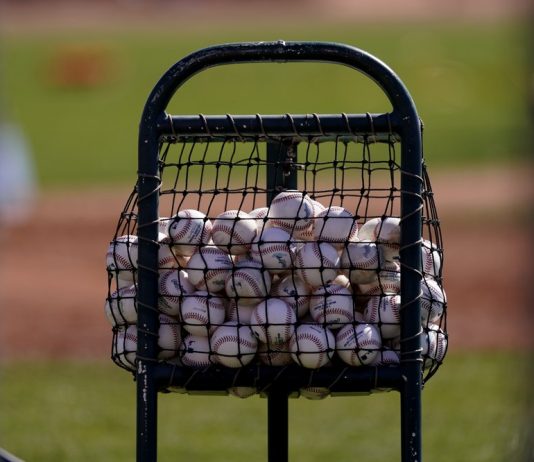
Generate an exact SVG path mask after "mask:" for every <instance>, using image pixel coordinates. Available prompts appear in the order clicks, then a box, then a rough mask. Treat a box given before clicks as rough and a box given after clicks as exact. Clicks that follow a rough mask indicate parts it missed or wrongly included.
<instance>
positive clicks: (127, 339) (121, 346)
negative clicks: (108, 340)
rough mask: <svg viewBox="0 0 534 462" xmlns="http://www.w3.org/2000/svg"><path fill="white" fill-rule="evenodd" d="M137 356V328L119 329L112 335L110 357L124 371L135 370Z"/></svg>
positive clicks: (131, 326) (133, 326)
mask: <svg viewBox="0 0 534 462" xmlns="http://www.w3.org/2000/svg"><path fill="white" fill-rule="evenodd" d="M136 355H137V326H135V325H130V326H125V327H120V328H119V329H118V330H117V331H116V332H115V333H114V335H113V345H112V357H113V359H114V361H115V362H117V363H118V364H119V365H121V366H123V367H125V368H126V369H130V370H134V369H135V357H136Z"/></svg>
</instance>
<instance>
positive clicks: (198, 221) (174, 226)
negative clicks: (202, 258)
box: [167, 209, 212, 256]
mask: <svg viewBox="0 0 534 462" xmlns="http://www.w3.org/2000/svg"><path fill="white" fill-rule="evenodd" d="M168 225H169V228H168V230H167V234H168V236H169V239H170V240H171V243H172V245H173V249H174V251H175V252H176V253H177V254H178V255H184V256H191V255H193V254H194V253H195V252H196V251H197V249H198V247H199V246H200V245H201V244H208V242H209V240H210V238H211V229H212V223H211V221H210V220H209V219H208V218H207V217H206V215H205V214H204V213H202V212H199V211H198V210H194V209H186V210H180V211H179V212H178V213H177V214H176V215H174V216H173V217H171V218H170V220H169V221H168Z"/></svg>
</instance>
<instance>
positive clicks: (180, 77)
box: [142, 41, 419, 127]
mask: <svg viewBox="0 0 534 462" xmlns="http://www.w3.org/2000/svg"><path fill="white" fill-rule="evenodd" d="M310 61H311V62H314V61H315V62H327V63H337V64H342V65H346V66H348V67H351V68H353V69H355V70H357V71H360V72H362V73H363V74H365V75H366V76H368V77H369V78H371V79H372V80H373V81H375V83H377V84H378V86H379V87H380V88H381V89H382V90H383V91H384V93H385V94H386V96H387V97H388V99H389V101H390V103H391V105H392V107H393V113H392V118H393V117H398V119H397V120H402V122H403V125H404V126H405V127H407V126H409V125H419V118H418V115H417V110H416V108H415V104H414V102H413V100H412V98H411V96H410V94H409V92H408V90H407V89H406V87H405V86H404V84H403V82H402V81H401V80H400V79H399V78H398V77H397V75H396V74H395V73H394V72H393V71H392V70H391V69H390V68H389V67H388V66H387V65H386V64H384V63H383V62H382V61H380V60H379V59H377V58H376V57H374V56H372V55H370V54H369V53H366V52H364V51H362V50H360V49H358V48H355V47H351V46H348V45H344V44H339V43H331V42H284V41H277V42H245V43H229V44H223V45H215V46H212V47H209V48H204V49H201V50H199V51H196V52H194V53H191V54H190V55H188V56H186V57H185V58H183V59H182V60H180V61H178V62H177V63H176V64H174V65H173V66H172V67H171V68H170V69H169V70H168V71H167V72H166V73H165V74H164V75H163V76H162V77H161V79H160V80H159V82H158V83H157V84H156V86H155V87H154V89H153V90H152V92H151V94H150V96H149V97H148V100H147V103H146V105H145V109H144V112H143V117H142V125H144V126H145V127H148V126H151V125H153V124H155V123H156V121H157V119H158V117H161V114H162V113H163V112H164V111H165V109H166V107H167V105H168V103H169V101H170V100H171V98H172V96H173V95H174V93H175V92H176V91H177V90H178V89H179V88H180V87H181V86H182V85H183V84H184V83H185V82H186V81H187V80H189V79H190V78H191V77H193V76H194V75H195V74H197V73H199V72H201V71H203V70H206V69H208V68H211V67H214V66H220V65H224V64H236V63H259V62H273V63H282V62H310Z"/></svg>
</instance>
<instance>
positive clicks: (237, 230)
mask: <svg viewBox="0 0 534 462" xmlns="http://www.w3.org/2000/svg"><path fill="white" fill-rule="evenodd" d="M257 232H258V227H257V225H256V221H255V219H253V218H252V217H251V216H250V215H249V214H248V213H245V212H243V211H241V210H227V211H226V212H223V213H221V214H219V215H217V217H216V218H215V220H214V221H213V228H212V230H211V239H212V241H213V243H214V244H215V245H216V246H217V247H219V249H221V250H224V251H225V252H227V253H230V254H232V255H242V254H244V253H247V252H248V251H249V249H250V244H251V243H252V240H253V239H254V238H255V237H256V233H257Z"/></svg>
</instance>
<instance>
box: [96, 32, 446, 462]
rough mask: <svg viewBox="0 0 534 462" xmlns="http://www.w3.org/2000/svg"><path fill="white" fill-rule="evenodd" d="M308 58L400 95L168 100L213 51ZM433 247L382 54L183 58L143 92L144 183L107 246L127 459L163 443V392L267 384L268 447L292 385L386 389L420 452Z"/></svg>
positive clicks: (419, 161) (404, 98)
mask: <svg viewBox="0 0 534 462" xmlns="http://www.w3.org/2000/svg"><path fill="white" fill-rule="evenodd" d="M310 61H311V62H322V63H329V64H331V65H344V66H348V67H349V68H351V69H353V70H356V71H359V72H361V73H363V74H364V75H365V76H367V77H368V78H369V79H371V80H372V81H373V82H374V83H375V84H376V85H377V86H378V87H379V89H381V90H382V92H383V93H384V94H385V96H386V97H387V99H388V100H389V102H390V104H391V107H392V110H391V111H390V112H387V113H370V112H366V111H365V108H360V111H361V112H344V113H340V114H320V113H312V114H292V113H287V114H278V115H276V114H275V115H272V114H271V115H267V114H251V115H236V114H223V115H205V114H193V115H183V114H179V115H176V114H169V113H167V112H166V109H167V106H168V104H169V102H170V101H171V99H172V97H173V95H174V93H175V92H176V91H177V90H178V89H179V88H180V87H181V86H182V84H184V83H185V82H186V81H187V80H188V79H190V78H192V77H194V76H195V75H196V74H198V73H200V72H202V71H204V70H206V69H209V68H212V67H214V66H221V65H230V64H235V63H257V62H265V63H286V62H310ZM442 263H443V244H442V237H441V231H440V223H439V220H438V216H437V211H436V207H435V202H434V196H433V194H432V189H431V186H430V181H429V176H428V174H427V169H426V167H425V165H424V162H423V149H422V123H421V120H420V118H419V116H418V114H417V111H416V108H415V105H414V102H413V100H412V98H411V96H410V94H409V92H408V90H407V89H406V87H405V86H404V84H403V83H402V81H401V80H400V79H399V78H398V77H397V76H396V74H395V73H394V72H393V71H392V70H391V69H390V68H389V67H388V66H386V65H385V64H384V63H382V62H381V61H380V60H378V59H377V58H375V57H374V56H371V55H370V54H368V53H366V52H364V51H362V50H359V49H357V48H354V47H351V46H347V45H343V44H337V43H324V42H283V41H277V42H259V43H234V44H223V45H217V46H213V47H210V48H205V49H202V50H199V51H197V52H194V53H192V54H190V55H189V56H187V57H185V58H183V59H182V60H180V61H179V62H177V63H176V64H174V65H173V66H172V67H171V68H170V69H169V70H168V71H167V72H166V73H165V74H164V75H163V76H162V77H161V79H160V81H159V82H158V83H157V84H156V86H155V87H154V89H153V91H152V92H151V94H150V96H149V97H148V100H147V103H146V106H145V108H144V111H143V114H142V119H141V123H140V129H139V156H138V178H137V182H136V185H135V188H134V190H133V192H132V193H131V195H130V197H129V198H128V200H127V202H126V204H125V206H124V209H123V210H122V212H121V215H120V218H119V220H118V224H117V228H116V231H115V235H114V237H113V239H112V240H111V243H110V245H109V248H108V252H107V272H108V293H107V298H106V315H107V317H108V319H109V321H110V323H111V324H112V326H113V328H112V332H113V341H112V359H113V361H114V362H115V363H116V364H117V365H119V366H120V367H122V368H124V369H126V370H127V371H130V372H131V373H132V374H133V375H134V377H135V380H136V384H137V397H138V399H137V460H138V461H155V460H156V459H157V442H156V441H157V407H158V406H157V403H158V394H159V393H162V392H170V391H175V392H179V393H198V392H218V393H224V394H229V395H234V396H238V397H241V398H244V397H248V396H252V395H255V394H259V395H261V396H262V397H265V398H266V403H267V416H268V417H267V418H268V425H267V429H268V460H269V461H271V462H274V461H277V462H283V461H287V460H288V398H289V397H300V399H306V398H310V399H321V398H324V397H327V396H332V397H335V396H340V395H351V394H353V395H361V394H369V393H377V392H384V391H390V392H398V393H399V398H400V404H401V419H400V420H401V422H400V428H401V431H400V433H401V435H400V436H401V452H402V457H401V460H402V461H403V462H415V461H421V460H422V454H421V431H422V423H421V392H422V388H423V385H424V384H425V383H426V382H427V381H428V380H429V379H430V378H431V377H432V375H433V374H434V373H435V372H436V371H437V370H438V368H439V367H440V365H441V364H442V362H443V359H444V357H445V354H446V350H447V329H446V308H447V303H446V297H445V292H444V290H443V278H442V266H443V265H442ZM228 399H232V398H230V397H229V398H228ZM362 399H364V398H362ZM310 405H313V403H310Z"/></svg>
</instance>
